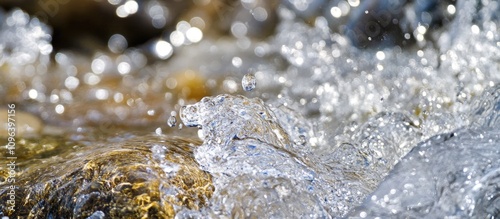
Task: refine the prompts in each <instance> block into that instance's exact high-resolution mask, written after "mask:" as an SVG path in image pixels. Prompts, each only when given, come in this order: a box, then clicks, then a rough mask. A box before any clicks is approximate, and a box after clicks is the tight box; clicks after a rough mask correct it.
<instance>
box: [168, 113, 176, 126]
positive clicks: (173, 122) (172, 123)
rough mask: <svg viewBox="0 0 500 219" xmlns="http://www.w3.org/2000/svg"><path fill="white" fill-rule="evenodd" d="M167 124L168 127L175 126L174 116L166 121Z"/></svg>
mask: <svg viewBox="0 0 500 219" xmlns="http://www.w3.org/2000/svg"><path fill="white" fill-rule="evenodd" d="M167 124H168V126H170V127H175V125H176V124H177V119H176V118H175V116H170V117H169V118H168V120H167Z"/></svg>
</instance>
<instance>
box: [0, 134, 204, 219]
mask: <svg viewBox="0 0 500 219" xmlns="http://www.w3.org/2000/svg"><path fill="white" fill-rule="evenodd" d="M58 143H59V145H61V146H62V145H64V146H63V147H59V149H57V151H56V152H53V153H49V154H47V153H46V154H43V153H35V154H33V155H30V156H25V157H18V159H17V160H16V164H17V166H16V168H15V173H14V175H12V174H11V175H9V173H8V172H7V170H6V169H5V167H7V165H6V162H7V160H5V159H4V160H2V161H1V162H2V165H1V167H2V180H1V182H0V187H1V189H0V199H1V200H2V203H1V205H0V212H1V213H0V214H1V215H2V216H9V217H12V218H14V217H16V218H17V217H21V218H87V217H88V218H173V217H174V216H175V214H176V212H177V211H179V210H181V209H187V210H189V209H191V210H199V209H200V207H202V206H204V205H205V204H206V203H207V200H208V199H209V198H210V197H211V195H212V192H213V188H212V184H211V177H210V175H209V174H208V173H206V172H204V171H201V170H200V169H199V168H198V164H197V163H196V161H195V160H194V158H193V154H192V148H193V147H194V146H196V145H199V144H200V142H197V141H192V140H186V139H180V138H175V137H169V138H167V137H164V136H142V137H134V138H131V139H127V140H125V141H123V142H115V143H111V142H107V143H100V144H99V143H93V144H91V145H87V146H82V145H79V144H77V143H74V142H71V141H68V140H65V139H60V141H59V142H58ZM25 149H26V148H24V146H23V145H19V146H18V149H17V151H19V152H20V151H23V150H25ZM160 149H161V150H160ZM54 154H58V155H57V156H52V155H54ZM9 177H11V178H9ZM8 179H15V182H14V183H11V182H10V181H8ZM10 186H15V199H14V200H15V207H14V210H15V211H11V210H9V207H10V205H9V204H7V203H8V202H7V200H9V199H10V195H9V194H8V192H9V191H10V189H9V188H10Z"/></svg>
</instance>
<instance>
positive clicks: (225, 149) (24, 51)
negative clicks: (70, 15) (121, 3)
mask: <svg viewBox="0 0 500 219" xmlns="http://www.w3.org/2000/svg"><path fill="white" fill-rule="evenodd" d="M377 2H379V3H381V2H382V3H384V2H385V3H387V1H377ZM403 2H406V1H403ZM410 2H411V1H410ZM322 4H326V3H324V1H319V0H317V1H316V0H313V1H307V2H304V1H295V0H287V1H283V2H282V4H280V5H279V7H277V14H278V16H279V18H280V21H279V22H278V23H277V24H278V26H277V30H276V34H274V35H273V36H270V37H268V38H266V39H263V40H260V41H257V40H255V39H250V38H247V37H245V36H244V34H243V35H241V33H240V32H239V30H240V29H241V28H242V27H244V25H243V24H242V23H238V22H236V25H233V26H234V29H232V30H231V31H232V33H233V35H234V36H235V38H236V39H226V38H223V39H219V40H216V39H211V38H209V37H207V38H204V39H203V40H202V39H201V38H200V39H199V40H198V38H196V39H193V38H191V39H192V40H193V42H191V43H193V45H189V46H181V44H179V45H178V46H175V41H173V42H167V41H162V40H159V41H155V43H154V44H153V45H154V46H152V48H154V49H153V50H154V52H156V53H157V55H159V56H161V57H160V58H165V59H167V58H169V60H168V62H158V63H154V64H148V63H147V61H146V55H145V54H143V53H142V52H141V51H139V50H135V49H127V50H125V51H124V52H123V54H110V53H105V52H96V53H95V54H94V56H93V57H91V58H87V57H85V56H81V55H78V54H74V53H72V52H67V51H59V52H57V54H55V55H54V63H52V62H51V61H50V54H51V52H52V46H51V45H50V29H49V28H48V27H47V26H46V25H44V24H43V23H40V22H39V21H38V20H37V19H31V18H30V17H29V16H28V15H27V14H25V13H24V12H22V11H21V10H13V11H11V12H8V13H6V14H4V13H2V14H1V15H0V17H2V18H5V19H3V21H2V23H1V24H0V42H1V44H0V51H1V57H0V70H1V71H2V72H0V73H1V74H2V78H1V80H2V81H1V82H2V87H0V94H1V95H3V96H5V97H6V98H5V100H2V101H0V102H1V103H2V104H3V103H7V102H18V103H20V104H21V106H22V107H23V108H24V109H26V110H27V111H30V112H32V113H35V114H37V115H40V117H41V119H42V120H43V121H44V122H45V123H48V124H53V126H55V127H56V128H55V129H57V128H59V129H60V128H67V129H68V131H66V132H65V135H64V137H63V138H64V139H66V141H76V142H79V144H82V145H88V148H87V149H88V151H86V152H85V153H83V154H85V156H92V154H93V153H92V152H95V153H101V150H98V149H95V147H96V145H97V146H98V147H101V146H104V145H105V144H107V143H109V142H112V143H113V144H112V145H113V147H117V148H120V147H121V146H120V145H121V144H122V143H119V142H127V141H131V140H130V137H128V136H130V135H133V136H136V135H139V136H142V137H139V138H138V139H139V140H138V141H140V142H142V141H144V142H147V143H146V144H145V148H146V149H144V150H150V152H151V153H152V155H151V156H150V157H148V159H151V163H153V164H155V165H156V164H157V165H158V167H159V169H158V170H162V171H163V172H162V173H159V174H158V175H161V177H160V178H161V179H163V180H165V179H171V178H175V177H176V176H178V177H179V178H182V177H181V175H180V174H182V173H180V172H182V171H179V170H180V169H182V168H181V167H182V163H181V164H177V163H173V161H171V160H172V159H173V158H169V159H170V160H166V158H165V154H166V153H167V154H168V153H169V152H168V151H169V150H172V149H171V148H176V147H171V146H168V147H166V146H162V145H163V143H161V142H157V141H159V140H158V139H160V140H162V141H163V142H164V141H165V140H164V138H170V137H171V136H173V135H179V133H184V134H183V135H184V136H187V137H188V138H200V139H202V140H203V144H202V145H201V146H199V147H195V146H193V144H190V146H189V147H190V148H189V150H193V155H191V152H190V153H185V154H183V153H181V154H183V156H185V157H189V156H194V159H195V160H196V162H197V164H198V165H199V168H200V169H201V170H203V171H206V173H209V174H210V176H211V178H210V180H211V183H213V187H214V188H215V189H214V190H213V194H212V190H210V192H207V193H209V194H210V195H206V196H203V198H199V199H200V200H203V206H201V204H200V206H195V205H196V203H201V202H202V201H200V200H198V199H197V198H193V199H194V200H195V201H193V202H192V203H191V202H190V205H189V206H186V205H182V202H181V201H179V200H177V199H176V201H175V202H172V206H173V207H171V208H172V209H173V211H174V210H175V213H176V214H177V215H176V217H177V218H192V217H212V218H219V217H228V218H229V217H236V218H243V217H244V218H246V217H263V218H296V217H300V218H338V217H354V218H375V217H380V218H392V217H394V218H407V217H410V218H415V217H416V218H427V217H431V218H444V217H453V218H497V217H500V198H499V194H500V193H499V191H498V188H499V187H500V184H499V183H500V180H499V179H500V174H499V172H500V166H499V163H500V133H499V132H498V128H500V112H499V111H500V85H499V83H500V36H499V35H498V32H499V31H498V28H499V27H498V25H500V22H499V18H498V17H497V13H498V12H499V7H500V5H499V3H498V2H497V1H488V0H481V1H479V0H477V1H465V0H464V1H458V2H457V3H456V4H449V5H448V4H445V3H440V4H438V5H440V6H442V4H445V5H444V6H445V8H446V9H443V10H441V12H442V13H444V15H443V16H444V17H451V16H452V15H453V16H455V18H454V19H452V20H451V18H449V19H450V20H447V21H448V23H447V24H446V25H445V26H443V27H442V28H439V29H437V28H436V29H433V28H431V27H432V26H430V25H431V24H432V22H433V20H432V19H431V20H429V19H425V17H419V18H416V17H413V18H412V16H410V15H411V13H415V12H414V11H420V12H421V10H423V8H424V6H422V5H418V4H416V5H412V6H411V7H414V10H413V9H412V10H410V9H408V8H407V9H406V10H407V11H406V12H405V13H406V15H405V16H406V19H408V23H409V24H410V25H409V26H410V27H411V28H413V29H411V30H410V31H409V32H407V33H403V34H410V35H408V37H409V38H408V39H410V38H411V39H413V40H414V41H415V42H413V44H412V43H411V42H410V41H408V42H405V43H403V45H392V46H391V45H385V44H383V46H382V47H379V48H376V49H375V48H368V49H363V50H361V49H359V48H356V47H354V46H353V44H356V43H352V42H351V41H350V38H349V37H351V38H352V36H351V35H349V34H346V35H343V34H340V33H337V32H334V31H332V29H335V28H334V27H336V26H337V25H338V22H341V21H342V20H344V21H345V20H349V22H350V23H353V22H354V21H358V23H359V22H361V21H363V19H362V18H359V16H361V15H360V13H359V10H361V9H360V8H366V7H368V8H370V6H369V5H367V4H363V2H362V1H361V3H360V1H350V0H349V1H339V3H338V4H337V5H334V6H332V7H329V8H330V10H326V11H323V9H321V7H320V5H322ZM330 4H333V1H332V3H328V5H330ZM436 7H437V6H436ZM264 11H265V10H264ZM408 11H409V12H408ZM260 12H262V11H260ZM368 12H371V11H368V10H367V13H366V14H368ZM420 12H419V13H420ZM318 13H319V14H322V15H323V16H315V15H317V14H318ZM325 13H326V14H325ZM408 13H409V14H408ZM422 13H424V12H422ZM425 13H428V14H429V13H432V14H434V13H437V12H436V11H426V12H425ZM446 13H447V14H446ZM361 14H362V13H361ZM253 16H254V17H255V16H257V18H259V19H260V18H261V17H262V16H264V15H263V14H262V13H257V12H256V15H253ZM259 16H260V17H259ZM266 16H267V14H266ZM332 16H333V17H332ZM357 16H358V17H357ZM391 16H392V15H391ZM394 16H396V17H397V18H398V19H399V18H401V17H400V16H402V15H400V14H397V15H394ZM337 18H338V19H337ZM401 19H403V18H401ZM264 20H265V19H264ZM426 20H427V21H428V23H425V22H424V21H426ZM240 24H241V25H243V26H241V25H240ZM181 26H182V25H181ZM350 27H351V26H348V28H350ZM239 28H240V29H239ZM353 28H354V27H353ZM403 29H404V28H403ZM245 31H247V29H244V31H243V32H245ZM248 31H250V30H248ZM191 32H192V31H191ZM196 33H198V32H196ZM197 36H198V35H197ZM377 37H379V36H374V40H375V39H378V38H377ZM391 37H392V35H388V36H387V38H390V39H392V38H391ZM399 37H401V36H399ZM403 37H404V38H406V37H407V35H404V36H403ZM351 40H352V39H351ZM195 41H196V43H195ZM403 41H404V40H403ZM197 42H199V43H197ZM171 44H174V46H175V49H174V47H172V45H171ZM396 44H398V43H396ZM358 46H359V45H358ZM174 50H175V51H174ZM191 60H196V62H193V61H191ZM249 72H250V73H249ZM240 82H241V84H240ZM209 94H212V96H207V95H209ZM242 95H244V96H242ZM204 96H206V97H204ZM201 97H204V98H203V99H201ZM193 99H201V100H200V101H198V102H196V101H193ZM177 110H179V117H180V120H181V121H182V123H183V124H184V125H185V126H188V127H195V128H191V129H186V128H183V129H182V130H178V129H179V128H181V127H182V124H180V123H179V124H177V123H178V122H177V114H176V112H173V111H177ZM0 115H1V114H0ZM167 126H168V127H167ZM124 127H125V128H124ZM144 127H146V128H144ZM169 127H170V128H169ZM52 128H53V129H54V127H52ZM174 128H175V129H174ZM196 128H198V130H197V131H198V136H196V135H195V134H193V130H192V129H196ZM53 129H51V130H52V131H50V130H49V131H47V130H46V129H45V132H49V133H50V134H51V135H54V131H53ZM115 130H121V132H118V133H117V132H115ZM152 132H154V133H155V135H157V136H162V137H149V135H150V134H151V133H152ZM96 133H98V134H100V136H98V137H94V135H95V134H96ZM131 133H133V134H131ZM186 133H187V134H186ZM55 135H57V134H55ZM181 135H182V134H181ZM40 138H43V137H40ZM103 139H104V140H103ZM148 139H149V140H148ZM35 140H36V138H35ZM96 142H99V144H96ZM103 142H104V143H103ZM117 142H118V143H117ZM174 142H175V141H174ZM172 144H175V143H172ZM191 147H193V148H191ZM181 149H182V148H181ZM75 150H76V149H75ZM117 150H118V149H117ZM179 150H180V149H179ZM186 150H187V149H186ZM54 153H55V152H54ZM75 153H76V152H75ZM106 153H108V152H106ZM109 153H112V152H109ZM148 156H149V155H148ZM47 157H50V156H49V155H47ZM47 157H44V158H43V159H45V158H47ZM70 157H71V156H70ZM173 157H175V156H173ZM75 159H77V160H78V159H83V158H75ZM137 159H138V160H143V158H140V159H139V158H137ZM185 159H186V160H189V159H188V158H185ZM190 161H191V160H190ZM40 162H42V161H40ZM49 163H50V162H49ZM190 164H192V162H191V163H190ZM153 166H154V165H153ZM190 168H193V167H190ZM155 170H156V169H155ZM144 172H147V171H144ZM194 172H196V171H194ZM133 174H135V173H132V175H133ZM137 174H139V173H137ZM141 174H142V172H141ZM145 174H146V173H145ZM141 176H142V175H141ZM207 178H209V177H206V176H204V178H203V179H204V180H205V179H207ZM148 179H150V180H151V178H148V177H145V181H147V180H148ZM207 181H208V180H207ZM203 182H205V181H203ZM160 184H161V185H164V186H166V187H168V186H167V185H166V184H168V183H166V182H163V183H160ZM200 184H201V183H200ZM175 186H176V185H174V186H173V187H175ZM183 189H186V188H183ZM156 190H159V191H158V194H155V195H158V196H159V197H169V195H171V193H173V192H177V193H180V192H179V191H181V190H180V189H176V188H170V187H169V189H163V190H162V189H157V188H156V189H155V190H154V191H156ZM203 191H205V190H203ZM177 193H176V194H177ZM190 195H193V194H190ZM194 197H196V195H194ZM179 203H181V204H179ZM75 209H76V207H75ZM2 211H3V210H2ZM2 213H4V214H5V212H2ZM106 216H108V215H106V213H105V212H104V211H96V212H95V213H93V214H92V215H91V216H90V217H89V218H104V217H106Z"/></svg>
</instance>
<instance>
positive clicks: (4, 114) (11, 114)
mask: <svg viewBox="0 0 500 219" xmlns="http://www.w3.org/2000/svg"><path fill="white" fill-rule="evenodd" d="M9 122H11V124H12V126H10V125H9ZM0 124H2V126H0V138H1V137H4V138H5V137H8V136H9V134H10V133H11V132H12V131H14V132H15V133H16V136H32V135H36V134H39V133H40V132H41V131H42V129H43V126H44V124H43V122H42V121H41V120H40V119H39V118H38V117H36V116H34V115H32V114H30V113H27V112H23V111H19V110H16V109H15V108H13V109H11V108H9V109H7V108H0ZM9 128H10V130H12V131H9Z"/></svg>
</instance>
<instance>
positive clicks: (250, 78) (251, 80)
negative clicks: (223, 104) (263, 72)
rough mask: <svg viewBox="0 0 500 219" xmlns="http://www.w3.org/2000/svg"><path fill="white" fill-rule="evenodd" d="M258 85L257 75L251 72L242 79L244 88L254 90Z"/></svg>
mask: <svg viewBox="0 0 500 219" xmlns="http://www.w3.org/2000/svg"><path fill="white" fill-rule="evenodd" d="M256 85H257V82H256V80H255V75H253V74H252V73H249V74H246V75H245V76H243V79H242V80H241V86H243V90H245V91H252V90H253V89H255V86H256Z"/></svg>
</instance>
